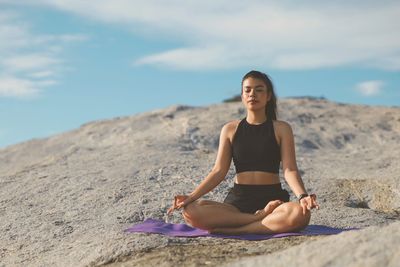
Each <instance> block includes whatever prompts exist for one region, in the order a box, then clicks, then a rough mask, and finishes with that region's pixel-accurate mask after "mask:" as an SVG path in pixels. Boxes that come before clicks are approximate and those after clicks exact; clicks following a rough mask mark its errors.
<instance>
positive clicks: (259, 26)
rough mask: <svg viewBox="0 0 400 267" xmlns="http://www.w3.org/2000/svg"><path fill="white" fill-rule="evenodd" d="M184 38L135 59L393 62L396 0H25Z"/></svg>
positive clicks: (392, 65)
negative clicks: (180, 45) (176, 44)
mask: <svg viewBox="0 0 400 267" xmlns="http://www.w3.org/2000/svg"><path fill="white" fill-rule="evenodd" d="M25 3H30V4H33V5H45V6H47V7H53V8H56V9H58V10H63V11H66V12H71V13H74V14H77V15H80V16H82V17H86V18H88V19H91V20H96V21H101V22H103V23H114V24H119V25H121V26H122V27H124V28H125V29H126V28H129V29H131V30H132V31H133V32H135V33H136V34H142V35H144V36H147V37H149V38H150V37H151V38H155V37H154V36H157V38H171V39H173V40H174V41H180V42H182V44H184V46H182V47H180V48H173V49H171V50H167V51H161V52H158V53H155V54H150V55H145V56H144V57H142V58H139V59H136V60H135V61H134V62H135V64H151V65H158V66H165V67H169V68H170V67H172V68H176V69H204V68H206V69H212V68H216V69H221V68H234V67H241V66H245V65H246V66H247V65H249V64H251V65H252V66H254V65H260V66H264V67H269V68H280V69H313V68H323V67H340V66H349V65H359V66H368V67H374V68H380V69H388V70H395V71H398V70H400V51H399V49H398V47H400V27H398V16H399V15H398V14H400V2H398V1H388V0H386V1H372V0H366V1H336V2H332V1H331V2H327V1H306V2H304V1H303V2H302V3H301V5H299V4H298V3H297V2H296V1H290V0H283V1H250V2H248V1H247V2H246V1H231V0H219V1H194V0H192V1H190V0H188V1H177V0H171V1H168V3H166V2H165V1H161V0H149V1H128V0H114V1H107V0H96V1H95V0H87V1H81V0H70V1H64V0H35V1H32V0H25Z"/></svg>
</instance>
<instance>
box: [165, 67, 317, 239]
mask: <svg viewBox="0 0 400 267" xmlns="http://www.w3.org/2000/svg"><path fill="white" fill-rule="evenodd" d="M241 98H242V103H243V105H244V106H245V107H246V109H247V116H246V117H245V118H243V119H242V120H235V121H231V122H228V123H226V124H225V125H224V126H223V127H222V130H221V134H220V140H219V148H218V153H217V158H216V162H215V165H214V167H213V169H212V171H211V172H210V173H209V174H208V175H207V177H206V178H205V179H204V180H203V181H202V182H201V183H200V185H199V186H198V187H197V188H196V189H195V190H194V191H193V192H192V193H191V194H190V195H178V196H175V198H174V203H173V205H172V207H171V208H170V209H169V210H168V214H170V213H171V212H172V211H173V210H175V209H180V208H182V207H183V217H184V219H185V221H186V222H187V223H188V224H190V225H192V226H193V227H197V228H201V229H205V230H208V231H209V232H210V233H222V234H246V233H254V234H272V233H281V232H289V231H300V230H302V229H304V228H305V227H306V226H307V225H308V223H309V221H310V217H311V209H312V208H317V209H319V205H318V204H317V202H316V196H315V194H311V195H308V194H307V192H306V190H305V188H304V184H303V181H302V179H301V177H300V174H299V172H298V169H297V164H296V157H295V148H294V137H293V132H292V129H291V126H290V125H289V124H288V123H287V122H284V121H279V120H276V96H275V93H274V88H273V85H272V82H271V80H270V79H269V78H268V76H267V75H266V74H264V73H262V72H259V71H254V70H253V71H250V72H249V73H247V74H246V75H245V76H244V77H243V79H242V93H241ZM232 159H233V162H234V165H235V168H236V176H235V182H234V186H233V188H231V190H230V191H229V193H228V195H227V196H226V198H225V200H224V202H223V203H220V202H216V201H211V200H199V198H200V197H201V196H203V195H205V194H206V193H208V192H209V191H210V190H212V189H213V188H215V187H216V186H217V185H218V184H219V183H220V182H221V181H222V180H223V179H224V178H225V176H226V174H227V172H228V170H229V168H230V165H231V160H232ZM281 161H282V170H283V173H284V177H285V179H286V181H287V183H288V184H289V186H290V188H291V189H292V191H293V192H294V194H295V195H296V196H297V198H298V200H299V201H298V203H297V202H290V201H289V193H288V192H287V191H286V190H284V189H282V187H281V183H280V179H279V166H280V162H281Z"/></svg>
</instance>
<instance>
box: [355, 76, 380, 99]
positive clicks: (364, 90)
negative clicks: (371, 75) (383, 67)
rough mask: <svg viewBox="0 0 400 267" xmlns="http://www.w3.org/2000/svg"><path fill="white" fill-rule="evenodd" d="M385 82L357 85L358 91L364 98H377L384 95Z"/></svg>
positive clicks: (366, 82)
mask: <svg viewBox="0 0 400 267" xmlns="http://www.w3.org/2000/svg"><path fill="white" fill-rule="evenodd" d="M383 86H384V82H383V81H379V80H374V81H365V82H361V83H358V84H357V85H356V90H357V91H358V92H360V93H361V94H362V95H364V96H375V95H378V94H381V93H382V89H383Z"/></svg>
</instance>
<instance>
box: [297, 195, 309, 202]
mask: <svg viewBox="0 0 400 267" xmlns="http://www.w3.org/2000/svg"><path fill="white" fill-rule="evenodd" d="M305 197H308V194H301V195H300V196H298V197H297V199H298V200H299V202H300V200H301V199H302V198H305Z"/></svg>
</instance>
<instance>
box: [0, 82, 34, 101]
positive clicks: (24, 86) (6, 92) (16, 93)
mask: <svg viewBox="0 0 400 267" xmlns="http://www.w3.org/2000/svg"><path fill="white" fill-rule="evenodd" d="M39 92H40V90H39V89H38V87H37V86H36V85H35V83H34V82H33V81H31V80H28V79H19V78H16V77H0V96H3V97H30V96H34V95H36V94H38V93H39Z"/></svg>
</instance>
